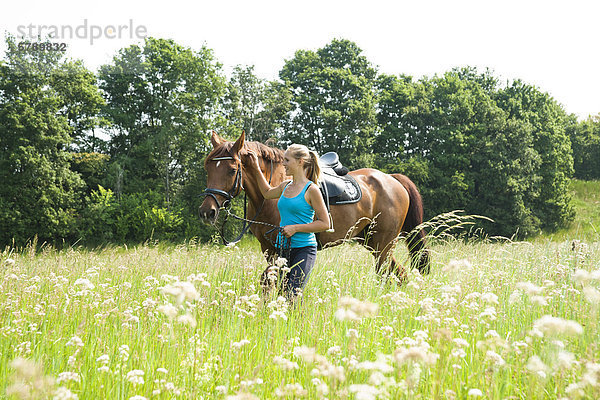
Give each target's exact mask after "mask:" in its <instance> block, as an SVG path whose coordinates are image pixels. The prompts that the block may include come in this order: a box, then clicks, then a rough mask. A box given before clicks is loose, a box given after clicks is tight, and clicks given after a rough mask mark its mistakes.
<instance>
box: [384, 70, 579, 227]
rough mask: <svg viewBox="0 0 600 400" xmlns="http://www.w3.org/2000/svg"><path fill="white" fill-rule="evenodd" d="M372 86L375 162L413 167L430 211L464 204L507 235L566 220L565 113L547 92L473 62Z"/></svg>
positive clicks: (568, 168) (568, 163)
mask: <svg viewBox="0 0 600 400" xmlns="http://www.w3.org/2000/svg"><path fill="white" fill-rule="evenodd" d="M378 91H379V99H380V106H379V113H378V122H379V124H380V126H381V129H382V132H381V134H380V135H379V136H378V137H377V138H376V140H375V143H376V146H375V147H374V151H375V154H376V156H377V160H378V162H379V167H381V168H382V169H384V170H386V171H388V172H403V173H406V174H408V176H413V174H414V177H415V182H416V183H417V184H418V185H419V186H420V189H421V191H422V194H423V197H424V199H425V210H426V213H427V216H428V217H429V218H431V217H433V216H434V215H437V214H440V213H443V212H447V211H450V210H454V209H464V210H466V212H467V213H472V214H480V215H486V216H488V217H491V218H493V219H494V220H495V223H494V224H489V223H483V225H484V227H485V228H486V230H487V231H488V232H489V233H491V234H499V235H505V236H511V235H513V234H514V233H516V232H519V234H520V235H523V236H527V235H531V234H534V233H537V232H539V231H540V230H542V229H556V228H557V227H559V226H563V225H565V224H566V223H568V221H569V220H571V219H572V217H573V210H572V207H571V205H570V196H569V193H568V190H567V184H568V178H569V176H570V175H571V173H572V159H571V154H570V143H569V140H568V137H567V136H566V130H565V126H566V121H567V120H568V118H567V115H566V113H565V112H564V111H563V110H562V108H560V106H558V105H557V104H556V102H555V101H554V100H553V99H552V98H550V97H549V96H548V95H547V94H545V93H541V92H540V91H539V90H538V89H537V88H534V87H531V86H527V85H524V84H523V83H522V82H520V81H515V82H513V83H512V84H511V85H510V86H508V87H506V88H500V87H499V85H498V82H497V80H496V79H495V78H494V77H493V76H492V75H491V74H490V72H489V71H486V72H484V73H482V74H478V73H477V71H476V70H474V69H471V68H465V69H456V70H453V71H451V72H448V73H446V74H444V75H443V76H435V77H433V78H423V79H422V80H420V81H418V82H413V81H412V80H411V79H410V78H407V77H402V76H401V77H399V78H396V77H392V76H380V78H379V80H378ZM386 144H388V145H387V146H386ZM395 167H396V168H395ZM420 169H421V171H419V170H420Z"/></svg>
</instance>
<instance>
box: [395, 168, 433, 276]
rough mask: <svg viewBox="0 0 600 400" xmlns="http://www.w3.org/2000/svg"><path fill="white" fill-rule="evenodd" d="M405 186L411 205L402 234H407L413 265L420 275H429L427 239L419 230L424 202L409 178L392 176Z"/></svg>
mask: <svg viewBox="0 0 600 400" xmlns="http://www.w3.org/2000/svg"><path fill="white" fill-rule="evenodd" d="M391 175H392V176H393V177H394V178H396V180H397V181H398V182H400V183H401V184H402V186H404V188H405V189H406V191H407V192H408V196H409V199H410V204H409V206H408V212H407V213H406V218H405V219H404V225H402V232H404V233H405V234H406V245H407V246H408V250H409V252H410V257H411V264H412V266H413V267H416V268H417V269H418V270H419V272H420V273H422V274H428V273H429V271H430V262H431V260H430V257H429V250H428V249H427V241H426V239H425V230H424V229H423V228H418V229H415V228H417V227H418V226H419V225H421V224H422V223H423V200H422V198H421V194H420V193H419V190H418V189H417V186H416V185H415V184H414V182H413V181H411V180H410V179H409V178H408V177H407V176H405V175H402V174H391Z"/></svg>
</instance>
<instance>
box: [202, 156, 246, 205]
mask: <svg viewBox="0 0 600 400" xmlns="http://www.w3.org/2000/svg"><path fill="white" fill-rule="evenodd" d="M221 160H235V158H233V157H230V156H228V157H216V158H213V159H212V160H211V161H221ZM242 190H244V185H243V181H242V163H241V162H240V163H239V164H238V169H237V172H236V173H235V182H234V183H233V187H232V188H231V189H230V190H229V192H226V191H224V190H220V189H213V188H206V189H204V192H203V193H202V194H200V196H210V197H212V198H213V200H214V201H215V203H217V207H218V208H229V207H231V200H233V198H234V197H235V196H237V195H238V194H240V192H241V191H242ZM217 196H222V197H224V198H225V200H223V203H219V200H218V199H217Z"/></svg>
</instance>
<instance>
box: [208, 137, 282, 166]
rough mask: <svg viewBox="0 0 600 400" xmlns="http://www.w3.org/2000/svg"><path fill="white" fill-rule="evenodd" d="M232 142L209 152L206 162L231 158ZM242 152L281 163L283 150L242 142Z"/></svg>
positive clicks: (258, 143) (257, 143) (256, 143)
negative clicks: (213, 159)
mask: <svg viewBox="0 0 600 400" xmlns="http://www.w3.org/2000/svg"><path fill="white" fill-rule="evenodd" d="M233 143H234V142H225V143H223V144H222V145H221V146H218V147H217V148H216V149H214V150H213V151H211V152H210V153H209V154H208V156H207V157H206V159H207V160H210V159H211V158H216V157H227V156H231V148H232V147H233ZM244 150H250V151H253V152H254V153H256V155H257V156H258V157H259V158H260V157H262V158H263V159H264V160H265V161H273V162H274V163H281V162H283V150H281V149H277V148H275V147H269V146H267V145H266V144H262V143H260V142H244Z"/></svg>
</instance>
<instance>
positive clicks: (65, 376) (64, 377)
mask: <svg viewBox="0 0 600 400" xmlns="http://www.w3.org/2000/svg"><path fill="white" fill-rule="evenodd" d="M56 381H57V382H58V383H60V382H69V381H73V382H77V383H79V382H81V376H80V375H79V374H78V373H77V372H71V371H66V372H61V373H60V374H58V378H57V379H56Z"/></svg>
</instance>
